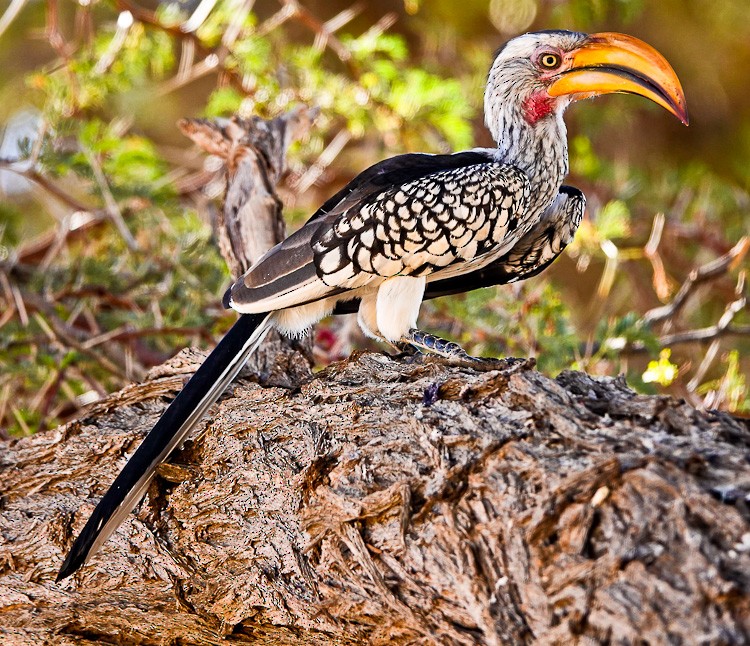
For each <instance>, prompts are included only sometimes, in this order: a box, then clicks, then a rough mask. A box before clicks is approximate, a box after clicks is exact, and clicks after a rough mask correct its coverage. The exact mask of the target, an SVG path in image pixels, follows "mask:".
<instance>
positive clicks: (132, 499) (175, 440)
mask: <svg viewBox="0 0 750 646" xmlns="http://www.w3.org/2000/svg"><path fill="white" fill-rule="evenodd" d="M269 329H270V323H269V315H268V314H243V315H242V316H240V318H239V320H238V321H237V322H236V323H235V324H234V325H233V326H232V329H231V330H229V332H227V334H226V336H224V338H223V339H222V340H221V341H219V344H218V345H217V346H216V348H215V349H214V351H213V352H212V353H211V354H209V355H208V357H206V360H205V361H204V362H203V364H201V366H200V368H198V370H197V372H196V373H195V374H194V375H193V376H192V378H191V379H190V381H188V382H187V384H185V387H184V388H183V389H182V390H181V391H180V393H179V394H178V395H177V397H176V398H175V399H174V401H173V402H172V403H171V404H170V405H169V407H168V408H167V410H166V411H164V414H163V415H162V416H161V418H160V419H159V421H158V422H156V425H155V426H154V428H152V429H151V431H150V432H149V434H148V435H147V436H146V437H145V439H144V440H143V442H142V443H141V445H140V446H139V447H138V449H137V450H136V452H135V453H134V454H133V456H132V457H131V458H130V460H128V463H127V464H126V465H125V467H124V468H123V470H122V471H121V472H120V475H118V476H117V478H115V481H114V482H113V483H112V486H111V487H110V488H109V491H107V493H106V494H104V497H103V498H102V499H101V501H100V502H99V504H98V505H97V506H96V509H94V513H93V514H91V518H89V520H88V522H87V523H86V526H85V527H84V528H83V531H82V532H81V533H80V535H79V536H78V538H77V539H76V541H75V543H74V544H73V547H72V549H71V550H70V553H69V554H68V556H67V558H66V559H65V562H64V563H63V564H62V567H61V568H60V572H59V574H58V575H57V580H58V581H61V580H62V579H64V578H66V577H69V576H70V575H71V574H73V572H75V571H76V570H77V569H78V568H79V567H81V566H82V565H83V564H84V563H86V561H87V560H88V559H89V558H90V557H91V556H93V554H94V553H95V552H96V551H97V550H98V549H99V547H101V545H102V544H103V543H104V541H106V540H107V538H108V537H109V535H110V534H111V533H112V532H114V531H115V529H117V527H118V526H119V525H120V523H122V521H123V520H124V519H125V517H126V516H127V515H128V514H129V513H130V511H131V510H132V509H133V507H135V506H136V505H137V504H138V502H139V501H140V499H141V498H142V497H143V495H144V494H145V493H146V489H147V488H148V485H149V483H150V482H151V478H153V475H154V472H155V471H156V467H157V466H158V465H159V464H160V463H161V462H163V461H164V460H165V459H166V458H167V457H168V456H169V454H170V453H171V452H172V451H173V450H174V448H175V447H177V446H178V445H179V444H181V443H182V442H183V440H184V439H185V438H186V437H187V435H188V433H190V431H191V430H192V429H193V427H194V426H195V425H196V424H197V423H198V422H199V421H200V419H201V418H202V417H203V415H204V413H205V412H206V410H208V408H209V407H210V406H211V405H212V404H213V403H214V402H215V401H216V400H217V399H218V398H219V397H220V396H221V393H223V392H224V389H225V388H226V387H227V385H228V384H229V383H230V382H231V381H232V380H233V379H234V378H235V377H236V376H237V374H238V373H239V372H240V370H242V367H243V366H244V365H245V362H246V361H247V359H248V357H249V356H250V355H251V354H252V353H253V352H254V350H255V349H256V348H257V347H258V345H259V344H260V342H261V341H262V340H263V337H265V335H266V333H267V332H268V330H269Z"/></svg>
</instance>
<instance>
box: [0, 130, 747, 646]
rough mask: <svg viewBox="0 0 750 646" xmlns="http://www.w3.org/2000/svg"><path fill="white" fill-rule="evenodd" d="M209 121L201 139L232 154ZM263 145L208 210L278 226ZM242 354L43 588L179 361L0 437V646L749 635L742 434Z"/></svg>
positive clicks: (441, 374)
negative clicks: (60, 418)
mask: <svg viewBox="0 0 750 646" xmlns="http://www.w3.org/2000/svg"><path fill="white" fill-rule="evenodd" d="M232 123H233V124H234V126H232V127H233V128H239V127H240V126H242V127H245V126H246V125H247V124H248V122H238V121H233V122H232ZM243 123H244V125H243ZM253 123H255V124H257V123H264V122H253ZM251 125H252V124H251ZM264 127H265V126H264ZM262 129H263V128H261V131H262ZM230 130H231V129H227V128H226V127H225V128H224V130H223V131H222V130H221V129H213V133H217V132H218V133H219V134H220V138H219V139H215V140H213V142H214V144H216V145H219V147H220V146H221V145H226V146H228V148H227V150H230V149H231V151H234V152H231V151H230V152H231V154H227V155H225V159H227V160H228V161H230V160H232V159H234V160H242V159H245V158H246V157H245V155H244V153H243V154H242V155H237V154H236V152H237V150H236V147H233V146H235V144H234V143H231V144H227V143H226V142H227V141H230V142H237V141H240V140H242V141H245V139H244V138H245V135H241V134H239V131H235V130H231V132H230ZM205 132H207V133H209V137H208V138H209V140H210V139H211V137H213V136H214V135H212V134H211V132H212V130H211V128H209V129H208V130H206V131H204V133H205ZM284 132H287V131H286V130H284ZM222 133H223V134H222ZM232 133H233V134H232ZM227 134H228V135H230V136H229V137H228V138H226V139H224V136H225V135H227ZM261 140H262V137H261V138H260V139H256V140H254V141H261ZM222 141H224V143H221V142H222ZM267 141H276V142H277V143H278V142H281V143H282V144H283V145H277V146H276V148H275V150H277V154H278V155H280V156H281V163H279V159H278V158H275V157H273V156H271V157H269V156H268V155H267V154H266V153H264V154H263V155H260V156H258V155H256V162H257V163H256V162H253V163H254V164H255V166H254V168H256V170H255V171H253V172H250V173H247V172H245V171H243V172H241V173H234V174H233V173H232V162H231V161H230V164H229V166H230V168H229V171H230V172H229V179H230V181H229V188H228V195H230V196H231V195H233V192H232V191H233V189H237V188H238V186H239V185H236V184H235V185H233V181H236V180H233V179H232V178H239V179H240V180H241V182H246V180H247V181H248V182H249V183H243V184H242V185H243V186H245V187H248V186H249V187H250V189H248V190H246V191H244V193H245V198H243V199H245V200H246V201H250V202H252V203H254V204H256V205H258V204H261V205H262V204H265V205H266V207H267V208H269V209H270V210H271V211H273V212H275V213H277V215H278V214H279V213H280V211H278V209H277V207H278V202H276V201H275V200H274V199H266V198H267V197H268V195H271V196H274V195H275V192H274V190H273V185H274V183H275V181H276V179H278V174H276V175H275V176H274V175H269V174H268V173H273V171H272V170H269V169H273V168H277V169H281V168H283V151H284V150H285V146H286V144H284V143H283V142H284V138H283V137H282V138H276V139H275V140H274V139H273V138H270V139H267ZM243 145H244V144H243ZM253 145H255V144H253ZM272 148H273V147H272ZM278 151H281V152H278ZM225 152H226V151H225ZM264 155H265V158H266V161H263V162H262V163H260V162H258V161H257V160H263V159H264ZM268 159H276V162H269V161H268ZM238 164H239V162H238ZM236 167H239V166H238V165H237V166H236ZM257 169H259V170H257ZM245 170H247V169H245ZM254 172H259V173H261V174H262V176H261V177H260V178H258V177H255V176H254V175H253V173H254ZM280 172H281V171H280V170H279V173H280ZM269 187H270V189H269ZM236 193H237V195H239V194H242V193H243V191H236ZM263 195H266V198H262V196H263ZM256 198H257V199H256ZM261 198H262V199H261ZM228 201H231V200H229V199H228ZM244 204H245V203H244V202H242V201H241V200H240V201H239V202H237V201H235V202H234V206H232V207H231V208H229V207H227V208H225V209H224V213H225V215H226V213H227V212H228V211H227V209H229V212H231V213H234V214H236V213H239V212H247V210H248V209H247V208H245V206H244ZM258 208H260V207H258ZM274 209H277V210H275V211H274ZM261 210H262V209H261ZM255 212H256V214H257V212H258V209H255ZM268 212H270V211H268ZM268 212H266V214H268ZM269 222H271V225H269V226H271V228H270V229H269V230H270V231H271V233H273V231H276V233H278V230H277V229H275V228H274V226H277V225H278V223H277V225H273V222H274V220H273V219H271V220H269ZM272 225H273V226H272ZM246 227H247V225H246V224H242V223H239V224H238V225H237V227H235V228H234V229H232V230H233V231H234V233H231V232H229V233H227V238H226V240H225V242H224V251H225V253H228V254H234V253H235V251H233V250H236V249H245V244H244V243H242V242H240V243H239V244H237V240H240V241H241V240H246V239H247V236H246V232H247V231H248V229H247V228H246ZM266 228H268V227H266ZM274 235H275V234H274ZM233 237H234V239H233ZM237 253H239V252H237ZM243 253H244V252H243ZM253 254H256V252H255V251H250V252H248V254H247V255H245V256H243V257H244V258H245V259H244V260H242V259H238V258H240V256H239V255H238V256H235V258H236V268H235V272H240V271H242V270H243V267H246V263H247V262H251V261H252V260H254V259H255V258H257V255H255V256H253ZM230 262H231V260H230ZM259 357H260V358H259V359H258V360H256V361H255V362H254V363H253V364H252V365H251V369H250V370H249V371H248V373H247V374H248V375H249V377H248V378H246V379H244V380H241V381H239V382H238V383H237V384H235V385H234V386H233V387H232V388H231V389H230V391H231V392H229V393H228V394H227V395H226V396H225V398H224V399H223V400H222V401H221V402H220V403H219V404H217V405H216V406H215V407H214V408H213V409H212V411H211V414H210V415H208V416H207V419H205V420H204V421H203V422H202V423H201V425H200V427H199V430H198V432H197V434H196V436H195V437H194V438H193V439H191V440H190V441H188V442H187V443H186V444H185V446H184V447H183V448H182V449H181V450H180V451H178V452H176V453H175V454H174V455H173V456H172V458H171V460H170V463H169V464H165V465H163V466H162V468H161V469H160V474H159V475H160V477H159V478H157V479H156V480H155V482H154V483H153V484H152V486H151V488H150V490H149V494H148V496H147V498H146V500H145V502H144V503H143V504H142V505H141V507H140V508H139V510H138V511H137V513H135V514H133V515H131V517H130V518H129V520H128V521H127V522H125V523H124V524H123V526H122V527H121V528H120V529H119V530H118V531H117V532H116V533H115V534H114V535H113V536H112V538H111V539H110V540H109V541H108V542H107V543H106V544H105V545H104V547H103V548H102V550H101V551H100V552H99V553H98V554H97V555H96V557H95V558H94V559H93V560H92V562H91V563H90V564H89V565H88V566H86V567H84V568H83V569H82V570H81V571H80V572H79V573H78V574H76V575H75V577H73V578H72V579H69V580H67V581H65V582H63V583H62V584H60V585H58V584H55V583H54V579H55V575H56V573H57V570H58V568H59V566H60V563H61V562H62V559H63V557H64V555H65V553H66V551H67V550H68V549H69V548H70V545H71V542H72V539H73V537H74V535H76V534H77V533H78V532H79V531H80V529H81V528H82V526H83V524H84V523H85V521H86V519H87V518H88V516H89V514H90V513H91V511H92V509H93V507H94V505H95V504H96V502H97V501H98V500H99V498H100V496H101V495H102V494H103V493H104V492H105V491H106V489H107V487H108V486H109V483H111V481H112V479H113V478H114V476H115V474H116V472H117V471H118V469H120V468H122V466H123V465H124V463H125V460H126V459H127V456H128V455H130V454H131V453H132V452H133V450H134V449H135V447H136V446H137V445H138V443H139V442H140V440H141V438H142V437H143V435H144V434H145V433H146V432H148V430H149V429H150V428H151V427H152V425H153V424H154V422H155V421H156V419H157V418H158V417H159V415H160V414H161V413H162V412H163V410H164V408H165V406H166V404H167V400H168V399H169V398H170V397H172V396H173V395H174V394H175V393H176V392H177V391H178V390H179V389H180V388H181V386H182V384H183V382H184V380H185V379H186V377H187V376H188V375H189V374H191V373H192V372H193V371H194V370H195V369H196V367H197V365H198V364H199V362H200V360H201V359H202V355H201V353H199V352H197V351H192V350H186V351H183V352H182V353H180V354H179V355H178V356H177V357H176V358H175V359H173V360H172V361H171V362H169V363H168V364H165V365H164V366H161V367H159V368H157V369H154V370H152V371H151V374H150V378H149V379H148V380H147V381H145V382H144V383H142V384H137V385H132V386H129V387H127V388H125V389H124V390H122V391H120V392H119V393H115V394H114V395H111V396H110V397H109V398H107V399H106V400H103V401H101V402H99V403H97V404H95V405H94V406H93V407H92V408H91V409H90V411H89V412H88V414H87V415H86V416H85V417H84V418H82V419H80V420H78V421H75V422H72V423H70V424H67V425H66V426H63V427H60V428H58V429H56V430H55V431H51V432H48V433H39V434H37V435H35V436H33V437H28V438H22V439H19V440H12V441H6V442H2V443H0V495H1V496H2V497H1V498H0V636H1V637H2V640H0V641H1V642H2V643H3V644H39V643H50V644H94V643H102V642H104V643H117V644H153V645H156V644H160V645H161V644H197V645H203V644H219V643H224V642H230V643H231V642H253V643H257V644H329V643H339V644H492V645H495V644H527V643H536V644H569V643H606V644H609V643H635V642H645V643H654V644H662V643H674V644H681V643H706V644H719V643H722V644H745V643H750V510H749V509H748V503H749V501H750V428H748V424H747V422H746V421H742V420H738V419H735V418H732V417H731V416H729V415H725V414H721V413H701V412H698V411H696V410H694V409H693V408H691V407H690V406H688V405H687V404H685V403H684V402H681V401H677V400H674V399H671V398H668V397H648V396H643V395H637V394H635V393H634V392H632V391H631V390H629V389H628V388H627V386H626V384H625V383H624V381H623V380H622V379H620V378H618V379H594V378H592V377H589V376H587V375H584V374H581V373H575V372H566V373H563V374H561V375H560V376H559V377H558V378H557V379H554V380H553V379H549V378H547V377H545V376H543V375H540V374H539V373H537V372H536V371H535V370H534V369H533V365H532V363H531V362H525V361H518V360H515V361H513V360H511V361H507V362H491V363H490V362H488V363H487V364H486V365H484V366H471V367H460V366H452V367H450V366H446V365H444V364H443V363H441V362H438V361H435V360H431V359H425V358H420V357H416V358H410V359H404V358H394V357H389V356H388V355H385V354H372V353H370V354H361V355H355V356H353V357H352V358H350V359H349V360H347V361H344V362H342V363H339V364H334V365H331V366H329V367H328V368H326V369H325V370H323V371H321V372H318V373H316V374H314V375H313V373H312V372H311V371H310V367H309V363H308V357H307V356H304V355H303V354H301V353H300V351H299V349H298V348H295V347H291V346H289V345H284V344H281V343H278V342H277V343H276V344H275V345H272V346H270V349H268V350H266V352H265V353H261V354H260V355H259Z"/></svg>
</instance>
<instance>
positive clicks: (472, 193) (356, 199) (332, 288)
mask: <svg viewBox="0 0 750 646" xmlns="http://www.w3.org/2000/svg"><path fill="white" fill-rule="evenodd" d="M528 198H529V182H528V178H527V177H526V175H525V174H524V173H523V172H521V171H520V170H518V169H517V168H515V167H513V166H510V165H507V164H501V163H498V162H497V161H495V159H494V158H493V156H492V152H491V151H485V150H476V151H468V152H464V153H456V154H453V155H425V154H409V155H401V156H399V157H394V158H392V159H389V160H386V161H384V162H381V163H380V164H376V165H375V166H373V167H371V168H369V169H368V170H366V171H364V172H363V173H362V174H360V175H359V176H357V177H356V178H355V179H354V180H353V181H352V182H351V183H350V184H349V185H347V186H346V187H345V188H344V189H343V190H342V191H340V192H339V193H337V194H336V195H335V196H334V197H332V198H331V199H330V200H328V201H327V202H326V203H325V204H324V205H323V206H322V207H321V208H320V209H319V210H318V211H317V212H316V213H315V214H314V215H313V217H312V218H310V220H308V222H307V223H306V224H305V225H304V226H303V227H302V228H301V229H300V230H299V231H297V232H296V233H294V234H292V235H291V236H290V237H289V238H287V240H285V241H284V242H282V243H281V244H279V245H277V246H276V247H274V248H273V249H272V250H271V251H269V252H268V253H267V254H266V255H265V256H263V257H262V258H261V259H260V260H259V261H258V262H257V263H256V264H255V265H254V266H253V267H252V268H251V269H250V270H249V271H248V272H247V273H246V274H245V275H244V276H243V277H242V278H241V279H240V280H238V281H237V283H236V284H235V285H234V286H233V287H232V288H231V289H230V291H229V292H228V294H227V297H228V298H225V302H226V303H227V304H228V305H230V306H231V307H233V308H234V309H237V310H238V311H240V312H248V313H254V312H260V311H269V310H278V309H282V308H287V307H294V306H296V305H302V304H305V303H310V302H313V301H317V300H320V299H323V298H328V297H331V296H336V295H337V294H341V293H342V292H344V291H351V290H356V289H358V288H360V287H363V286H366V285H368V284H370V283H373V282H380V281H382V280H384V279H386V278H389V277H392V276H397V275H409V276H423V275H428V274H438V273H440V272H445V271H446V269H447V268H453V269H452V271H453V272H455V273H456V274H460V273H462V272H463V271H471V270H473V269H475V268H477V263H478V262H480V263H481V262H485V263H486V262H490V261H491V260H492V255H493V254H496V253H498V252H499V251H503V250H504V248H505V247H508V246H509V245H510V246H512V244H514V243H515V242H516V241H517V240H518V239H519V238H520V237H522V236H523V235H524V234H525V233H526V232H527V231H528V229H529V228H530V227H531V225H532V224H533V222H529V221H527V220H528V218H527V214H526V205H527V204H528Z"/></svg>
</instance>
